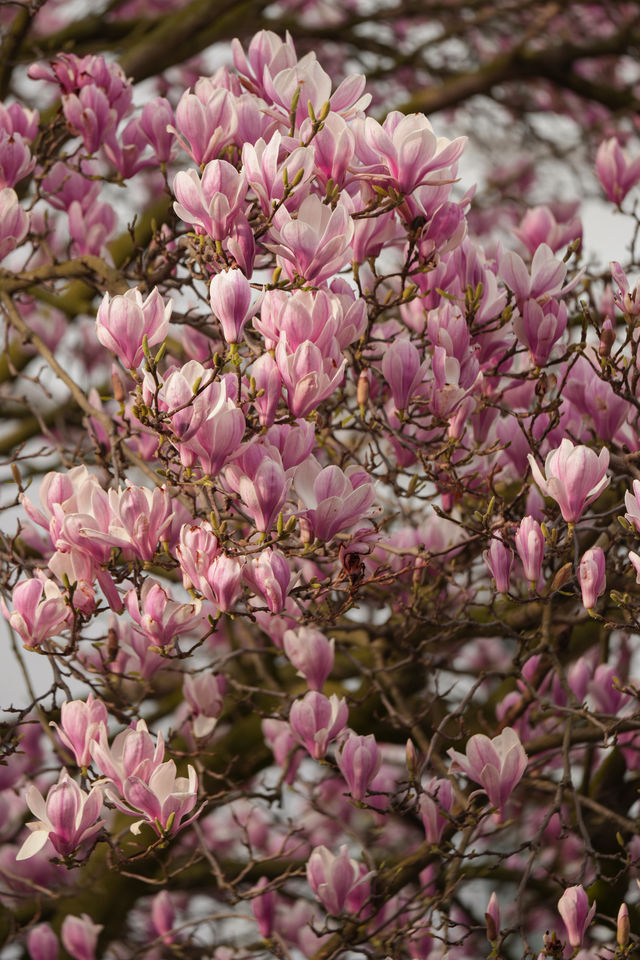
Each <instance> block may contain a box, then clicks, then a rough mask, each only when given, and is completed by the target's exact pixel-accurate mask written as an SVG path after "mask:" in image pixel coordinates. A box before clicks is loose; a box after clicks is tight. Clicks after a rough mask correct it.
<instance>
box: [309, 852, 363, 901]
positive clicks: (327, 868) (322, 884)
mask: <svg viewBox="0 0 640 960" xmlns="http://www.w3.org/2000/svg"><path fill="white" fill-rule="evenodd" d="M360 867H361V864H359V863H358V861H357V860H352V859H351V858H350V857H349V852H348V849H347V845H346V844H343V845H342V846H341V847H340V853H339V854H338V856H336V855H335V854H333V853H331V851H330V850H328V849H327V848H326V847H325V846H320V847H316V848H315V849H314V851H313V853H312V854H311V856H310V857H309V860H308V861H307V882H308V884H309V886H310V887H311V889H312V890H313V892H314V893H315V895H316V897H317V898H318V900H319V901H320V902H321V903H322V905H323V906H324V908H325V909H326V910H327V911H328V912H329V913H330V914H331V915H332V916H334V917H338V916H340V914H341V913H343V912H344V910H345V908H348V904H347V900H348V898H349V895H350V894H352V893H353V892H354V891H355V888H356V887H360V886H361V885H363V884H364V885H365V889H364V890H363V891H361V892H362V893H363V894H368V892H369V882H368V881H369V876H370V874H368V873H367V874H366V875H364V876H363V874H362V871H361V869H360ZM364 899H366V896H365V897H364Z"/></svg>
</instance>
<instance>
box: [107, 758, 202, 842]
mask: <svg viewBox="0 0 640 960" xmlns="http://www.w3.org/2000/svg"><path fill="white" fill-rule="evenodd" d="M187 770H188V773H189V776H188V777H178V776H176V765H175V763H174V761H173V760H167V761H166V762H165V763H161V764H160V765H159V766H158V767H156V768H155V770H154V771H153V773H152V774H151V776H150V777H149V779H148V781H145V780H141V779H140V778H139V777H136V776H131V777H128V778H127V779H126V780H125V782H124V783H123V785H122V790H121V793H122V796H121V797H120V796H118V795H117V794H115V793H113V792H112V791H111V790H109V789H107V791H106V795H107V797H108V798H109V800H110V801H111V802H112V803H113V804H114V805H115V806H116V807H117V808H118V810H120V811H121V812H122V813H125V814H127V816H130V817H135V816H138V815H139V814H142V819H141V820H136V822H135V823H134V824H132V825H131V832H132V833H134V834H138V833H140V828H141V826H142V824H143V823H148V824H149V825H150V826H151V827H152V828H153V830H155V832H156V833H157V834H158V836H160V837H162V836H165V835H167V834H170V835H171V836H175V834H176V833H178V831H179V830H180V829H181V827H186V826H187V825H188V824H189V823H191V822H192V820H194V819H195V817H196V816H197V815H198V814H197V813H196V814H194V816H193V817H190V818H189V819H188V820H187V821H186V822H184V823H183V822H182V821H183V820H184V818H185V817H186V816H187V815H188V814H189V813H191V811H192V810H193V808H194V807H195V805H196V801H197V799H198V776H197V774H196V771H195V770H194V768H193V767H192V766H191V764H189V766H188V768H187Z"/></svg>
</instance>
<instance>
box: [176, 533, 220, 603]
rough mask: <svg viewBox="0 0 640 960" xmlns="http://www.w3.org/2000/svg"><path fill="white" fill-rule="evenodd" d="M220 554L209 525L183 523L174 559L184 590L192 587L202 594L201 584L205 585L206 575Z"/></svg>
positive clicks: (216, 539) (215, 538)
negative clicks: (179, 571) (175, 559)
mask: <svg viewBox="0 0 640 960" xmlns="http://www.w3.org/2000/svg"><path fill="white" fill-rule="evenodd" d="M219 552H220V547H219V546H218V538H217V537H216V536H215V534H214V532H213V529H212V527H211V524H210V523H207V522H206V521H205V522H204V523H202V524H200V526H195V525H193V524H189V523H185V524H184V525H183V526H182V527H181V529H180V542H179V544H178V545H177V546H176V548H175V554H176V558H177V560H178V563H179V564H180V570H181V572H182V583H183V585H184V588H185V590H190V589H191V588H192V587H193V588H194V589H196V590H198V591H199V592H200V593H202V592H203V588H202V583H203V581H204V582H205V583H206V573H207V570H208V569H209V567H210V566H211V564H212V563H213V561H214V560H215V558H216V557H217V556H218V554H219Z"/></svg>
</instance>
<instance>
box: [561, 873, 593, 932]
mask: <svg viewBox="0 0 640 960" xmlns="http://www.w3.org/2000/svg"><path fill="white" fill-rule="evenodd" d="M595 912H596V904H595V901H594V902H593V903H592V905H591V907H589V898H588V896H587V894H586V893H585V890H584V888H583V887H582V886H580V885H579V886H575V887H568V888H567V889H566V890H565V892H564V893H563V894H562V896H561V897H560V899H559V900H558V913H559V914H560V916H561V917H562V922H563V923H564V925H565V929H566V931H567V936H568V938H569V944H570V946H572V947H579V946H580V944H581V943H582V940H583V937H584V934H585V930H586V929H587V927H588V926H589V924H590V923H591V921H592V920H593V917H594V914H595Z"/></svg>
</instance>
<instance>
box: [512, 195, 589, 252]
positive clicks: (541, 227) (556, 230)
mask: <svg viewBox="0 0 640 960" xmlns="http://www.w3.org/2000/svg"><path fill="white" fill-rule="evenodd" d="M574 211H575V208H574ZM567 215H568V216H569V217H570V219H568V220H566V221H565V220H564V219H562V220H557V219H556V217H555V216H554V213H553V211H552V210H550V209H549V207H546V206H541V207H531V208H530V209H529V210H527V212H526V213H525V215H524V217H523V218H522V220H521V222H520V226H519V227H515V228H514V230H513V232H514V233H515V235H516V236H517V237H518V238H519V239H520V240H521V241H522V243H523V244H524V245H525V247H526V248H527V250H528V251H529V253H531V254H534V253H535V252H536V250H537V249H538V247H539V246H540V244H541V243H546V244H547V245H548V246H549V247H551V250H552V251H553V252H554V253H556V252H557V251H558V250H559V249H560V248H561V247H564V246H565V245H566V244H567V243H570V242H571V241H572V240H575V239H576V238H578V237H579V238H580V239H582V223H581V222H580V218H579V217H573V216H572V215H571V213H569V214H565V216H567Z"/></svg>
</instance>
